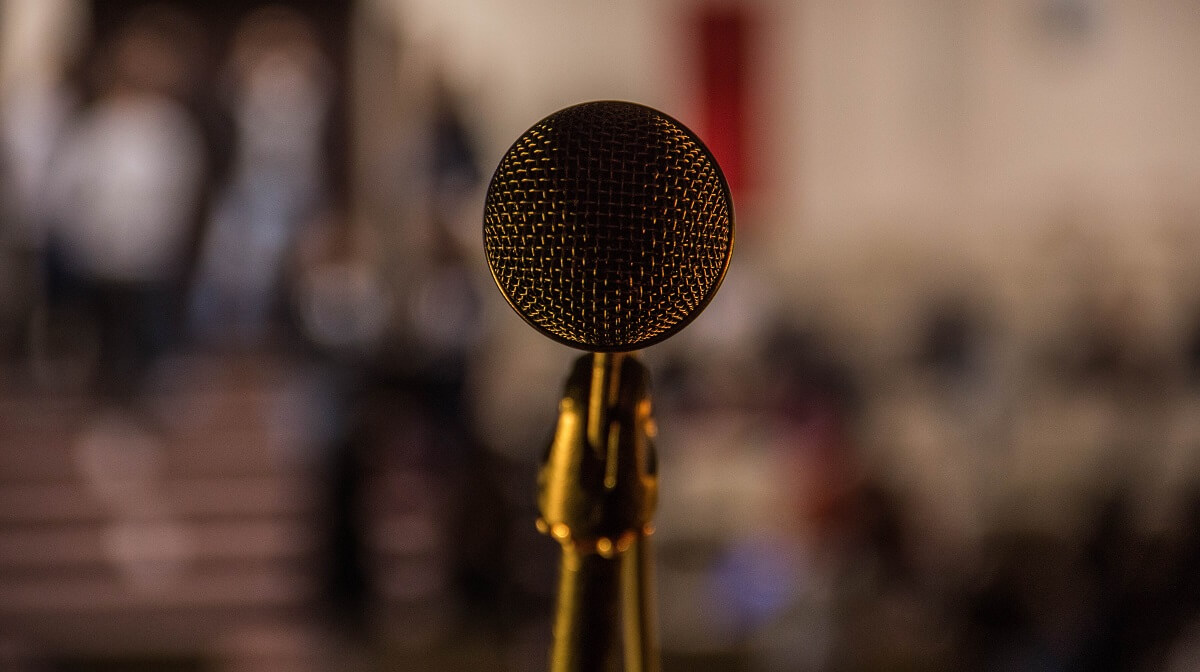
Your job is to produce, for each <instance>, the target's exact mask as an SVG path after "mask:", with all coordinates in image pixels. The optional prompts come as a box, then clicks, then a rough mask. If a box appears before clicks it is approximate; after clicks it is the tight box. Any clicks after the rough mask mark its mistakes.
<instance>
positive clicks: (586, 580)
mask: <svg viewBox="0 0 1200 672" xmlns="http://www.w3.org/2000/svg"><path fill="white" fill-rule="evenodd" d="M620 583H621V558H605V557H603V556H601V555H599V554H597V553H589V552H585V551H581V550H580V549H579V548H577V547H575V546H569V545H564V546H563V554H562V574H561V576H560V578H559V583H558V607H557V612H556V614H555V617H554V646H553V648H552V649H551V652H550V670H551V672H606V671H607V670H608V669H609V665H610V661H611V659H612V652H613V643H614V639H615V635H616V623H617V614H618V609H617V604H618V600H619V599H620Z"/></svg>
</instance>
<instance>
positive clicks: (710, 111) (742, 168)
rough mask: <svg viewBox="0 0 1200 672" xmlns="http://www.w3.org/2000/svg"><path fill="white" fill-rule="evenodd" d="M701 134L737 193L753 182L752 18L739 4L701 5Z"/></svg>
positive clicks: (699, 31)
mask: <svg viewBox="0 0 1200 672" xmlns="http://www.w3.org/2000/svg"><path fill="white" fill-rule="evenodd" d="M698 23H699V26H698V28H699V30H698V31H697V34H698V38H699V45H698V49H699V66H700V106H699V107H700V110H699V111H700V123H701V129H700V136H701V137H702V138H704V143H705V144H706V145H708V148H709V149H710V150H712V153H713V156H715V157H716V159H717V162H718V163H719V164H721V169H722V170H723V171H724V173H725V178H726V179H727V180H728V181H729V188H730V189H731V190H732V191H733V194H734V197H735V198H736V197H737V196H738V195H740V194H741V193H744V190H745V188H746V187H747V186H749V183H750V182H751V176H750V175H749V170H748V169H749V161H748V157H747V149H748V148H747V145H748V131H747V122H748V119H749V116H748V113H749V109H748V108H749V95H748V94H749V91H748V88H749V87H748V82H747V77H748V70H749V65H750V54H749V49H750V18H749V16H747V13H746V11H745V10H744V9H743V8H742V7H740V6H738V5H735V4H728V3H726V4H719V5H710V6H706V7H703V8H701V9H700V14H699V17H698Z"/></svg>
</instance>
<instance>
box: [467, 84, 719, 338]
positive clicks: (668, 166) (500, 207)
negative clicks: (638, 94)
mask: <svg viewBox="0 0 1200 672" xmlns="http://www.w3.org/2000/svg"><path fill="white" fill-rule="evenodd" d="M483 235H484V250H485V252H486V254H487V259H488V264H489V265H490V266H491V269H492V275H493V276H494V277H495V279H496V284H497V285H499V287H500V290H501V292H503V293H504V296H505V298H506V299H508V302H509V303H510V304H511V305H512V307H513V308H514V309H515V310H516V311H517V313H519V314H520V315H521V316H522V317H523V318H525V320H526V321H527V322H529V323H530V324H532V325H533V326H534V327H536V328H537V329H539V330H540V331H542V332H543V333H545V334H547V335H549V336H550V337H552V338H555V339H556V340H559V341H561V342H563V343H566V344H567V345H570V346H573V347H576V348H580V349H583V350H592V351H625V350H634V349H637V348H641V347H645V346H647V345H650V344H653V343H656V342H658V341H660V340H662V339H664V338H666V337H667V336H670V335H671V334H673V333H675V332H676V331H678V330H679V329H681V328H683V327H684V326H685V325H686V324H687V323H688V322H689V321H690V320H691V319H692V318H693V317H695V315H696V314H698V313H699V312H700V310H702V309H703V308H704V306H705V305H706V304H707V303H708V301H709V299H711V298H712V295H713V294H714V293H715V292H716V290H717V288H718V287H719V286H720V284H721V279H722V278H723V277H724V275H725V270H726V269H727V268H728V265H729V257H730V253H731V251H732V247H733V207H732V203H731V201H730V197H729V188H728V186H727V185H726V183H725V178H724V176H722V174H721V169H720V167H719V166H717V163H716V161H714V160H713V158H712V155H711V154H709V152H708V150H707V149H706V148H705V147H704V146H703V145H702V144H701V143H700V141H699V140H697V139H696V137H695V136H694V135H692V133H691V132H690V131H688V130H687V129H686V128H684V127H683V125H681V124H680V123H679V122H677V121H675V120H673V119H671V118H669V117H667V116H665V115H663V114H661V113H659V112H657V111H655V110H653V109H650V108H648V107H645V106H642V105H637V104H634V103H626V102H616V101H602V102H593V103H583V104H580V105H575V106H573V107H568V108H566V109H564V110H560V111H559V112H556V113H554V114H552V115H550V116H549V117H546V118H545V119H543V120H542V121H540V122H538V123H537V124H536V125H535V126H534V127H533V128H531V129H529V130H528V131H526V132H525V133H524V135H522V136H521V137H520V138H518V139H517V141H516V142H515V143H514V144H513V146H512V147H511V148H510V149H509V150H508V152H507V153H506V154H505V155H504V157H503V158H502V159H501V161H500V165H499V166H498V167H497V168H496V173H495V175H493V177H492V181H491V184H490V185H489V186H488V192H487V202H486V205H485V206H484V219H483Z"/></svg>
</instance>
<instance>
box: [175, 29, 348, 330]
mask: <svg viewBox="0 0 1200 672" xmlns="http://www.w3.org/2000/svg"><path fill="white" fill-rule="evenodd" d="M333 84H334V83H333V72H332V68H331V65H330V63H329V60H328V58H327V57H326V55H325V53H324V52H323V50H322V46H321V44H320V42H319V40H318V38H317V33H316V29H315V27H314V26H313V25H312V22H311V21H310V20H309V19H308V18H307V17H305V16H304V15H302V14H299V13H297V12H295V11H294V10H291V9H288V8H286V7H282V6H270V7H265V8H262V9H259V10H256V11H254V12H252V13H251V14H250V15H248V16H247V17H246V18H245V19H244V20H243V21H242V22H241V24H240V25H239V26H238V28H237V31H236V33H235V35H234V39H233V47H232V49H231V53H230V55H229V62H228V64H227V66H226V73H225V87H226V95H227V97H228V101H227V102H228V105H229V107H230V110H229V112H230V114H231V115H232V118H233V124H234V134H235V137H236V143H235V148H234V156H233V158H232V166H231V167H230V176H229V180H228V182H227V183H226V184H225V185H224V186H223V187H222V188H221V189H220V190H219V193H218V195H217V198H216V201H215V203H214V206H213V212H212V217H211V221H210V222H209V230H208V231H207V232H206V236H205V239H204V241H203V243H202V251H201V259H200V268H199V276H198V278H197V283H196V289H195V293H194V296H193V297H192V315H191V319H192V323H193V326H194V329H195V330H196V332H197V334H198V335H199V336H200V337H201V338H202V339H204V340H207V341H210V342H218V343H220V342H225V343H226V344H230V345H253V344H256V343H259V342H261V341H262V340H263V338H264V337H266V336H268V335H269V334H268V331H269V327H270V326H271V325H272V323H273V322H276V321H277V318H278V317H279V316H280V311H281V308H282V307H283V303H284V302H283V292H282V289H283V284H284V276H285V271H286V267H287V262H288V261H289V255H290V254H291V252H292V251H293V247H294V246H295V244H296V240H297V237H298V234H299V232H300V231H301V230H302V229H303V228H304V227H306V226H308V225H310V224H311V223H312V222H313V221H314V220H315V219H316V218H317V216H318V215H319V214H320V213H321V212H322V211H323V210H324V209H325V208H326V207H327V206H328V200H329V191H330V190H329V185H328V183H327V182H328V180H327V161H328V157H327V156H326V152H325V141H326V134H327V132H328V119H329V110H330V105H331V103H332V100H333V92H334V88H333Z"/></svg>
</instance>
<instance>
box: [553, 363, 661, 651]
mask: <svg viewBox="0 0 1200 672" xmlns="http://www.w3.org/2000/svg"><path fill="white" fill-rule="evenodd" d="M651 411H652V408H651V402H650V387H649V375H648V374H647V372H646V368H645V367H643V366H642V365H641V364H640V363H639V362H638V361H637V359H636V357H634V356H633V355H630V354H625V353H592V354H589V355H584V356H582V357H580V358H579V359H578V360H576V362H575V366H574V367H573V369H572V371H571V374H570V376H569V377H568V379H567V384H566V390H565V392H564V393H563V398H562V401H561V402H560V404H559V409H558V426H557V428H556V430H555V435H554V441H553V442H552V443H551V445H550V449H549V451H548V452H547V454H546V459H545V461H544V462H543V463H542V468H541V471H540V472H539V474H538V506H539V509H540V510H541V517H540V518H539V519H538V521H537V525H538V529H539V530H540V531H541V532H542V533H544V534H548V535H550V536H551V537H553V538H554V539H555V540H556V541H558V542H559V544H561V545H562V572H561V577H560V581H559V589H558V606H557V610H556V614H555V618H554V645H553V647H552V649H551V654H550V670H551V672H605V671H606V670H608V669H609V665H610V662H611V658H612V655H613V650H614V646H613V644H614V641H615V639H616V623H617V620H618V618H620V619H621V620H622V621H623V624H624V635H623V642H624V647H623V648H624V658H625V669H626V670H627V672H658V670H659V661H658V644H657V641H656V634H655V628H654V622H655V618H654V613H653V604H652V602H653V600H652V593H653V591H652V586H651V578H652V577H651V574H652V569H651V560H650V548H649V539H648V537H649V535H650V533H651V532H652V531H653V528H652V526H651V518H652V516H653V513H654V507H655V505H656V503H657V496H658V476H657V464H656V461H655V456H654V447H653V443H652V440H653V438H654V434H655V426H654V420H653V417H652V415H651ZM618 614H619V615H618Z"/></svg>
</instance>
